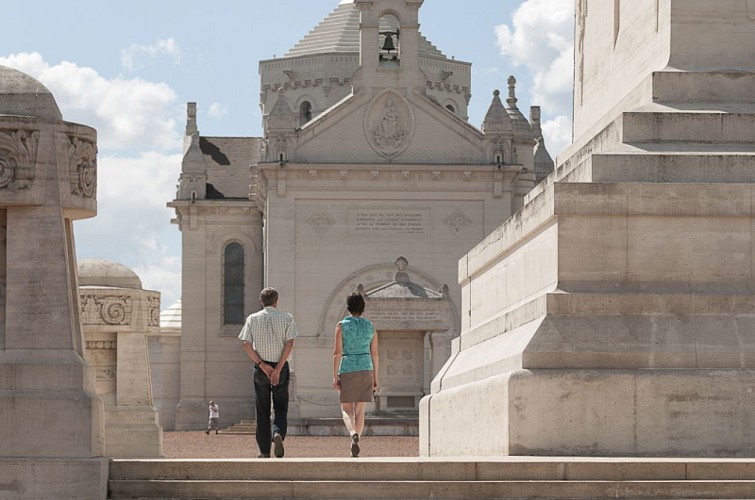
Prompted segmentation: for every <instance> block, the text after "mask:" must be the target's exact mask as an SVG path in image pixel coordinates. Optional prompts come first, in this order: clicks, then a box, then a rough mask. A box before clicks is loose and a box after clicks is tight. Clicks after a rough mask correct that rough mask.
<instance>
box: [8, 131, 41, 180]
mask: <svg viewBox="0 0 755 500" xmlns="http://www.w3.org/2000/svg"><path fill="white" fill-rule="evenodd" d="M38 143H39V132H38V131H36V130H34V131H29V130H13V131H0V189H9V190H12V191H16V190H22V189H29V188H31V184H32V180H33V179H34V164H35V163H36V159H37V144H38Z"/></svg>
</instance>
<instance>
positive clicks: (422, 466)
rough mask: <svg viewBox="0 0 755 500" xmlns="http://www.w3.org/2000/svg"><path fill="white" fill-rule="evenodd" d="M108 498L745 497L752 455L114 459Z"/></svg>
mask: <svg viewBox="0 0 755 500" xmlns="http://www.w3.org/2000/svg"><path fill="white" fill-rule="evenodd" d="M294 478H295V479H294ZM108 498H112V499H122V498H143V499H147V498H236V499H241V498H249V499H252V498H267V499H275V498H281V499H283V498H286V499H294V498H329V499H332V498H349V499H359V498H365V499H366V498H382V499H385V498H448V499H451V498H456V499H462V498H464V499H471V498H551V499H554V498H574V499H576V498H580V499H592V498H595V499H598V498H600V499H604V498H621V499H640V498H642V499H655V498H664V499H676V498H679V499H682V498H686V499H689V498H698V499H701V498H708V499H729V498H740V499H742V498H755V460H751V459H730V460H726V459H722V460H709V459H689V460H684V459H680V460H675V459H619V458H616V459H611V458H604V459H589V458H539V457H538V458H528V457H506V458H498V459H496V458H493V459H490V458H487V459H481V460H476V459H434V458H428V459H419V458H412V459H406V458H400V459H399V458H382V459H379V458H373V459H358V460H354V459H281V460H256V459H247V460H113V462H112V463H111V467H110V481H109V496H108Z"/></svg>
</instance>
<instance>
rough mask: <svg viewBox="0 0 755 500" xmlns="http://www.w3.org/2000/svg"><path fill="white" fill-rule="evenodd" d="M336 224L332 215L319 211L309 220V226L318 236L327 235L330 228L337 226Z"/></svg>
mask: <svg viewBox="0 0 755 500" xmlns="http://www.w3.org/2000/svg"><path fill="white" fill-rule="evenodd" d="M335 222H336V221H335V220H334V219H333V217H331V216H330V214H328V213H327V212H325V211H323V210H318V211H317V212H315V213H313V214H312V215H310V216H309V218H308V219H307V224H309V225H310V227H312V229H314V230H315V232H316V233H317V234H325V232H326V231H327V230H328V229H329V228H330V226H332V225H333V224H335Z"/></svg>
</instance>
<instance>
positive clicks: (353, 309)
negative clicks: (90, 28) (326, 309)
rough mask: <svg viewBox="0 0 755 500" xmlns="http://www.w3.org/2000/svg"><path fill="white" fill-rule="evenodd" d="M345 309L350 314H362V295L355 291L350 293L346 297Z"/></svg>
mask: <svg viewBox="0 0 755 500" xmlns="http://www.w3.org/2000/svg"><path fill="white" fill-rule="evenodd" d="M346 309H348V310H349V312H350V313H351V314H362V313H363V312H364V297H362V295H361V294H359V293H357V292H354V293H352V294H351V295H349V296H348V297H346Z"/></svg>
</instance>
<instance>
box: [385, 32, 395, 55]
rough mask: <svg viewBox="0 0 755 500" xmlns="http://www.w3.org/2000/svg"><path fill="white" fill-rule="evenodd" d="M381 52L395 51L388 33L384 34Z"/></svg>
mask: <svg viewBox="0 0 755 500" xmlns="http://www.w3.org/2000/svg"><path fill="white" fill-rule="evenodd" d="M383 50H384V51H385V52H390V51H392V50H396V46H395V45H393V36H391V34H390V33H386V34H385V41H384V42H383Z"/></svg>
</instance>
